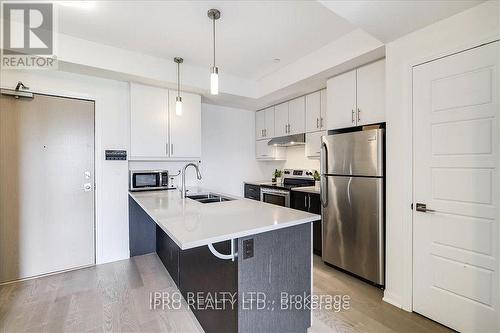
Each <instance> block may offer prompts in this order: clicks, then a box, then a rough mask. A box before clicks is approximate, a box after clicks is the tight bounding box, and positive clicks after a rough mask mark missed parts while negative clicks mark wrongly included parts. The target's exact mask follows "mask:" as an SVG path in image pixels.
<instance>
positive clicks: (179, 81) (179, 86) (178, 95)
mask: <svg viewBox="0 0 500 333" xmlns="http://www.w3.org/2000/svg"><path fill="white" fill-rule="evenodd" d="M177 97H181V64H180V63H179V62H178V63H177Z"/></svg>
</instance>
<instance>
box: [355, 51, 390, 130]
mask: <svg viewBox="0 0 500 333" xmlns="http://www.w3.org/2000/svg"><path fill="white" fill-rule="evenodd" d="M357 87H358V90H357V104H358V110H357V111H358V118H357V125H358V126H361V125H368V124H375V123H381V122H384V121H385V61H384V60H379V61H377V62H374V63H371V64H369V65H366V66H363V67H360V68H358V70H357Z"/></svg>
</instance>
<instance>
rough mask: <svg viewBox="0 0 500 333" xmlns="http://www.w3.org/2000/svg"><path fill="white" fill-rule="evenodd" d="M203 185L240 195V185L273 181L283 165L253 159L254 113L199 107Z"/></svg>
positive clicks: (241, 194) (214, 106) (209, 105)
mask: <svg viewBox="0 0 500 333" xmlns="http://www.w3.org/2000/svg"><path fill="white" fill-rule="evenodd" d="M201 130H202V136H201V138H202V139H201V142H202V149H201V151H202V164H201V165H202V173H203V181H202V183H203V186H205V187H207V188H210V189H213V190H215V191H221V192H224V193H228V194H233V195H240V196H243V182H244V181H251V180H263V179H269V180H271V178H272V173H273V171H274V169H276V168H278V169H279V168H283V165H284V162H277V161H266V162H259V161H257V160H256V159H255V112H254V111H248V110H242V109H234V108H229V107H222V106H217V105H211V104H202V106H201Z"/></svg>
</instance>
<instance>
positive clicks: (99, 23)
mask: <svg viewBox="0 0 500 333" xmlns="http://www.w3.org/2000/svg"><path fill="white" fill-rule="evenodd" d="M92 3H93V6H83V8H82V6H74V7H73V6H58V7H59V31H60V32H61V33H63V34H68V35H71V36H75V37H79V38H82V39H86V40H90V41H93V42H97V43H101V44H106V45H110V46H114V47H119V48H122V49H127V50H132V51H135V52H139V53H143V54H148V55H153V56H156V57H161V58H166V59H172V58H173V57H174V56H181V57H183V58H184V60H185V63H186V64H188V63H189V64H192V65H195V66H201V67H206V68H207V70H208V68H209V67H210V66H211V62H212V25H211V24H212V23H211V20H210V19H209V18H208V17H207V10H208V9H210V8H217V9H219V10H221V12H222V16H221V19H220V20H218V21H217V26H216V29H217V65H218V66H219V67H220V71H224V72H226V73H231V74H233V75H237V76H240V77H242V78H246V79H251V80H257V79H260V78H262V77H263V76H266V75H268V74H270V73H272V72H274V71H276V70H279V69H280V68H283V67H284V66H286V65H287V64H290V63H292V62H295V61H296V60H298V59H299V58H301V57H303V56H305V55H307V54H309V53H311V52H312V51H314V50H317V49H319V48H320V47H322V46H324V45H326V44H328V43H329V42H331V41H333V40H336V39H338V38H339V37H341V36H342V35H345V34H347V33H349V32H351V31H353V30H354V29H355V28H356V27H355V26H354V25H352V24H351V23H349V22H348V21H347V20H345V19H344V18H341V17H340V16H337V15H336V14H335V13H333V12H332V11H331V10H329V9H327V8H325V7H324V6H323V5H321V4H320V3H318V2H317V1H314V0H291V1H283V0H281V1H280V0H278V1H256V0H253V1H93V2H92ZM275 58H279V59H281V61H280V62H279V63H276V62H275V61H273V59H275Z"/></svg>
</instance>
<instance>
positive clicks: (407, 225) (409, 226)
mask: <svg viewBox="0 0 500 333" xmlns="http://www.w3.org/2000/svg"><path fill="white" fill-rule="evenodd" d="M498 41H500V34H496V35H494V36H491V37H489V38H485V39H479V40H478V39H475V40H473V41H469V42H467V43H464V44H462V45H460V46H458V47H453V48H449V49H448V50H446V51H442V52H439V53H436V54H434V55H431V56H427V57H420V58H417V59H415V60H413V61H411V62H409V65H408V72H409V74H410V75H409V81H410V82H409V85H408V87H409V93H408V96H409V99H408V103H409V104H408V105H409V107H408V110H409V114H408V115H407V117H409V118H407V119H408V120H409V122H410V126H409V128H408V131H407V133H408V134H407V137H406V140H408V141H407V142H408V143H409V145H407V146H408V147H409V148H410V149H408V152H407V158H408V161H409V162H408V166H409V171H410V172H409V174H410V175H411V181H410V188H409V189H407V191H406V202H407V204H408V210H407V213H406V214H404V216H403V226H402V230H403V231H402V238H403V244H406V245H405V246H404V249H403V253H404V258H406V259H407V260H405V261H404V262H405V264H404V267H403V275H404V278H403V281H402V282H403V288H402V289H403V295H401V300H400V303H401V304H399V307H401V308H402V309H403V310H406V311H409V312H413V248H414V246H413V216H414V213H415V210H412V209H411V205H413V203H414V190H415V185H414V184H415V168H414V164H415V161H414V158H413V157H414V116H415V115H414V112H413V69H414V68H415V67H417V66H420V65H423V64H426V63H429V62H432V61H436V60H439V59H443V58H446V57H449V56H453V55H456V54H459V53H462V52H466V51H469V50H472V49H475V48H478V47H481V46H484V45H487V44H491V43H495V42H498ZM499 241H500V240H499ZM386 277H387V272H386ZM387 296H388V297H387V298H386V296H385V294H384V300H385V301H387V302H388V303H392V304H394V303H397V302H396V300H395V299H394V298H393V297H391V295H387Z"/></svg>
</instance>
